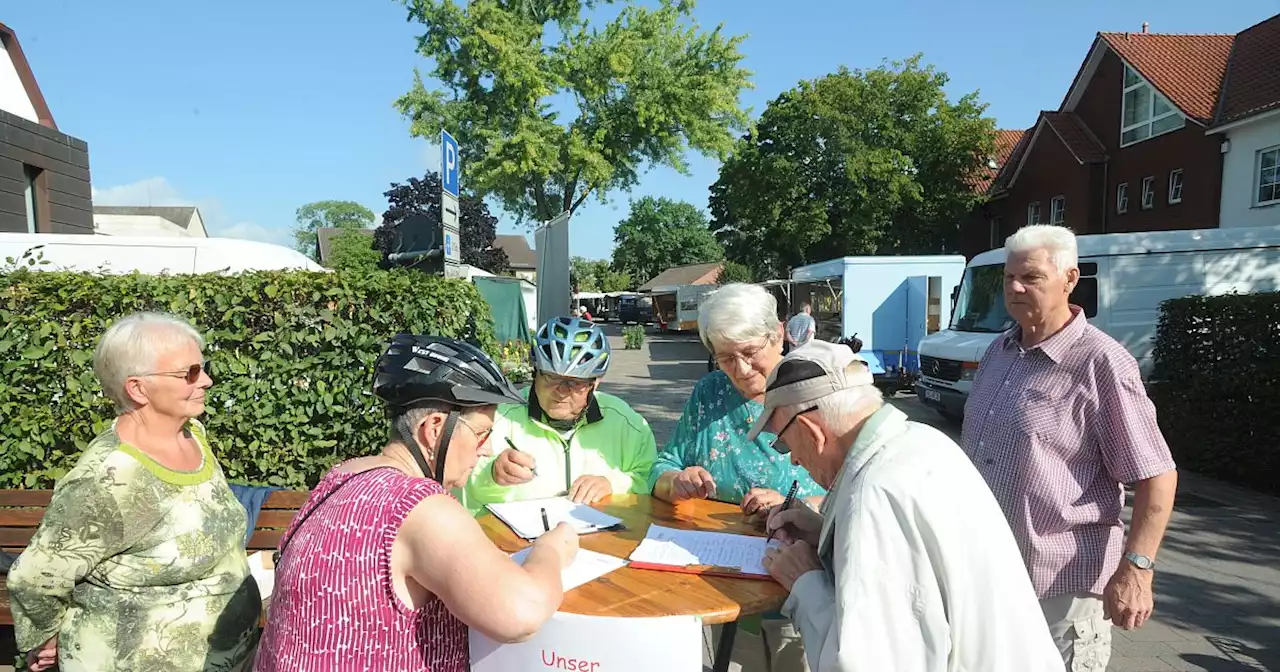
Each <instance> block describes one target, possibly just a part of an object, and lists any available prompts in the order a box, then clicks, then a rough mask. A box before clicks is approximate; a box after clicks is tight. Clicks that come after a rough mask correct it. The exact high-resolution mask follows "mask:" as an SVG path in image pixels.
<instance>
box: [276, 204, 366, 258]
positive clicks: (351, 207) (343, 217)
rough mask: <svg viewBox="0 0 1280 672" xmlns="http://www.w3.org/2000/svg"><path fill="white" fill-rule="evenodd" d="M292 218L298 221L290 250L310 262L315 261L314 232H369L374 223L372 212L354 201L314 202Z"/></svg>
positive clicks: (299, 210) (302, 208)
mask: <svg viewBox="0 0 1280 672" xmlns="http://www.w3.org/2000/svg"><path fill="white" fill-rule="evenodd" d="M294 214H295V216H296V217H297V220H298V227H297V228H296V229H294V231H293V238H294V247H295V248H296V249H297V250H298V251H299V252H301V253H303V254H305V255H307V256H309V257H311V258H312V259H315V258H316V229H321V228H335V229H370V228H373V225H374V224H375V223H376V216H375V215H374V214H373V211H372V210H370V209H369V208H366V207H364V206H363V205H360V204H359V203H356V202H355V201H316V202H315V203H308V204H306V205H304V206H302V207H301V208H298V210H297V212H296V213H294Z"/></svg>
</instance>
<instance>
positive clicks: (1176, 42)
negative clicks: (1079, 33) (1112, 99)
mask: <svg viewBox="0 0 1280 672" xmlns="http://www.w3.org/2000/svg"><path fill="white" fill-rule="evenodd" d="M1098 36H1099V37H1101V38H1102V39H1104V40H1106V42H1107V45H1108V46H1110V47H1111V49H1112V50H1113V51H1115V52H1116V54H1118V55H1119V56H1120V57H1121V58H1123V59H1124V60H1125V62H1127V63H1128V64H1129V65H1132V66H1133V67H1134V68H1136V69H1137V70H1138V72H1140V73H1142V76H1143V77H1144V78H1145V79H1146V80H1147V81H1148V82H1151V85H1152V86H1154V87H1156V89H1158V90H1159V91H1160V93H1162V94H1164V96H1165V97H1166V98H1168V99H1169V102H1171V103H1173V104H1174V105H1175V106H1177V107H1178V109H1180V110H1182V111H1183V112H1184V113H1185V114H1186V115H1187V116H1189V117H1191V118H1193V119H1195V120H1197V121H1199V122H1200V123H1202V124H1207V123H1208V122H1210V121H1212V120H1213V118H1214V111H1215V109H1216V108H1217V103H1218V94H1219V92H1220V90H1221V86H1222V78H1223V75H1225V74H1226V71H1227V60H1228V58H1229V57H1230V55H1231V45H1232V43H1233V42H1234V40H1235V36H1234V35H1162V34H1158V33H1099V34H1098Z"/></svg>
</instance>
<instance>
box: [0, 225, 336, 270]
mask: <svg viewBox="0 0 1280 672" xmlns="http://www.w3.org/2000/svg"><path fill="white" fill-rule="evenodd" d="M28 251H32V255H31V256H35V255H36V254H37V253H38V254H39V255H40V256H41V258H42V259H43V261H45V262H48V263H46V264H37V265H36V266H33V267H32V268H34V269H38V270H49V271H82V272H102V273H130V272H133V271H138V272H139V273H146V274H149V275H158V274H160V273H171V274H176V273H235V272H237V271H261V270H304V271H326V270H327V269H325V268H324V267H323V266H321V265H320V264H317V263H316V262H314V261H312V260H311V259H310V258H309V257H307V256H306V255H304V254H302V253H300V252H298V251H296V250H292V249H289V248H287V247H283V246H281V245H272V244H270V243H259V242H256V241H252V240H239V239H236V238H186V237H182V238H179V237H163V236H95V235H77V234H66V233H0V267H3V266H5V265H6V263H5V259H6V258H13V259H14V260H15V261H17V260H20V259H21V258H22V257H23V255H24V254H25V253H27V252H28Z"/></svg>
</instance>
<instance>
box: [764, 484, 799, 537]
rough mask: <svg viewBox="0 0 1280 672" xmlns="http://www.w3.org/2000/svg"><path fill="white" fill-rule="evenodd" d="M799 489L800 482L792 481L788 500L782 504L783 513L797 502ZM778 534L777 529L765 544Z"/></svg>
mask: <svg viewBox="0 0 1280 672" xmlns="http://www.w3.org/2000/svg"><path fill="white" fill-rule="evenodd" d="M799 487H800V481H798V480H797V481H791V489H790V490H788V491H787V498H786V499H785V500H783V502H782V510H783V511H786V510H787V509H789V508H791V503H792V502H794V501H796V489H797V488H799ZM777 533H778V530H777V528H775V529H774V530H773V531H772V532H770V533H769V538H768V539H766V540H765V543H766V544H767V543H769V542H770V541H773V535H775V534H777Z"/></svg>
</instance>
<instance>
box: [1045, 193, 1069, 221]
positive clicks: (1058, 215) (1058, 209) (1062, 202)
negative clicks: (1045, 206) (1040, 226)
mask: <svg viewBox="0 0 1280 672" xmlns="http://www.w3.org/2000/svg"><path fill="white" fill-rule="evenodd" d="M1065 221H1067V198H1066V197H1065V196H1054V197H1053V200H1052V201H1049V223H1050V224H1061V223H1063V222H1065Z"/></svg>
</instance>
